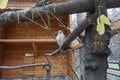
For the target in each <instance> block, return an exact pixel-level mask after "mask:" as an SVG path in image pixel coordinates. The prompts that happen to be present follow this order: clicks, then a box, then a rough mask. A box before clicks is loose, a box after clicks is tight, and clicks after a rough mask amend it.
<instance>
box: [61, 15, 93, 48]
mask: <svg viewBox="0 0 120 80" xmlns="http://www.w3.org/2000/svg"><path fill="white" fill-rule="evenodd" d="M93 18H94V15H92V16H90V17H89V18H87V19H86V20H85V21H84V22H83V23H82V24H79V25H78V27H77V28H76V29H74V30H73V32H72V33H71V34H70V35H69V36H68V37H67V39H66V40H65V42H64V43H63V45H62V46H61V48H62V49H66V48H67V46H68V45H69V44H70V43H71V42H72V41H73V40H74V39H75V38H76V37H77V36H78V35H80V34H81V33H82V32H83V30H85V29H86V28H88V27H89V26H90V25H92V23H93V20H94V19H93Z"/></svg>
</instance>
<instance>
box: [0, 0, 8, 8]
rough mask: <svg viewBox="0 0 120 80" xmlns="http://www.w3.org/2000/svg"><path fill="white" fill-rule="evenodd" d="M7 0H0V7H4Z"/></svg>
mask: <svg viewBox="0 0 120 80" xmlns="http://www.w3.org/2000/svg"><path fill="white" fill-rule="evenodd" d="M7 3H8V0H0V9H4V8H6V6H7Z"/></svg>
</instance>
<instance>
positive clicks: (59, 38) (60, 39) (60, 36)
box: [56, 30, 66, 47]
mask: <svg viewBox="0 0 120 80" xmlns="http://www.w3.org/2000/svg"><path fill="white" fill-rule="evenodd" d="M65 40H66V36H65V35H64V33H63V31H62V30H59V31H58V34H57V36H56V42H57V44H58V46H59V47H60V46H62V45H63V43H64V41H65Z"/></svg>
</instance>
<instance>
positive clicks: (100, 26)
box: [97, 19, 105, 35]
mask: <svg viewBox="0 0 120 80" xmlns="http://www.w3.org/2000/svg"><path fill="white" fill-rule="evenodd" d="M98 20H99V19H98ZM97 31H98V33H99V34H100V35H102V34H104V33H105V26H104V24H103V23H101V22H100V21H97Z"/></svg>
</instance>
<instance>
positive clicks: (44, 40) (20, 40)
mask: <svg viewBox="0 0 120 80" xmlns="http://www.w3.org/2000/svg"><path fill="white" fill-rule="evenodd" d="M26 42H27V43H31V42H37V43H55V40H54V39H0V43H26Z"/></svg>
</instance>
